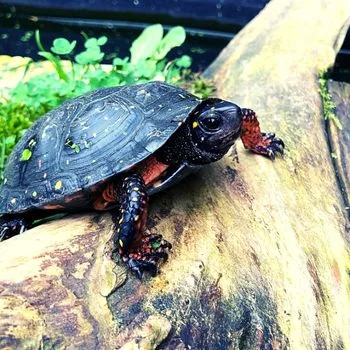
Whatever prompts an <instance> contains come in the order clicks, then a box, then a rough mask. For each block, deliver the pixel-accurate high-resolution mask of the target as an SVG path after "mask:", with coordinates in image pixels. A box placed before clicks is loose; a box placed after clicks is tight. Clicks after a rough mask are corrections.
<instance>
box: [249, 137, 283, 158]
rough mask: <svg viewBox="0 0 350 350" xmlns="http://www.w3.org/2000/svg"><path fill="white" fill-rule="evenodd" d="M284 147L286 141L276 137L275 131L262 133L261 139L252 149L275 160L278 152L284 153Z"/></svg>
mask: <svg viewBox="0 0 350 350" xmlns="http://www.w3.org/2000/svg"><path fill="white" fill-rule="evenodd" d="M284 147H285V146H284V142H283V141H282V140H281V139H280V138H278V137H275V134H274V133H272V132H271V133H261V140H260V142H259V143H258V144H257V145H256V146H255V147H254V148H253V149H252V151H253V152H255V153H258V154H261V155H265V156H268V157H269V158H270V159H271V160H274V159H275V158H276V154H280V155H281V156H282V155H283V154H284Z"/></svg>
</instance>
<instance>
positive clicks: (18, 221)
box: [0, 215, 31, 242]
mask: <svg viewBox="0 0 350 350" xmlns="http://www.w3.org/2000/svg"><path fill="white" fill-rule="evenodd" d="M30 226H31V224H30V222H29V221H28V220H26V219H25V218H23V217H21V216H17V215H3V216H1V217H0V242H1V241H4V240H5V239H8V238H11V237H13V236H15V235H18V234H20V233H23V232H24V231H26V230H28V229H29V228H30Z"/></svg>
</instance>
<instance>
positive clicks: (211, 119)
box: [200, 114, 221, 131]
mask: <svg viewBox="0 0 350 350" xmlns="http://www.w3.org/2000/svg"><path fill="white" fill-rule="evenodd" d="M200 124H201V125H202V126H203V128H204V129H206V130H208V131H216V130H218V129H219V128H220V125H221V117H220V116H219V115H217V114H209V115H208V116H206V117H205V118H203V119H202V120H200Z"/></svg>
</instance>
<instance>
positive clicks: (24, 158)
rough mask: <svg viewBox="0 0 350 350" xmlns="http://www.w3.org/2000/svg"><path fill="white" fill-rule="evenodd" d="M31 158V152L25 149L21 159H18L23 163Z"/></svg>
mask: <svg viewBox="0 0 350 350" xmlns="http://www.w3.org/2000/svg"><path fill="white" fill-rule="evenodd" d="M31 156H32V151H31V150H30V149H28V148H25V149H24V150H23V152H22V155H21V158H20V159H19V160H20V161H21V162H25V161H27V160H29V159H30V158H31Z"/></svg>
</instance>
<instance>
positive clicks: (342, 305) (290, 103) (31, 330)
mask: <svg viewBox="0 0 350 350" xmlns="http://www.w3.org/2000/svg"><path fill="white" fill-rule="evenodd" d="M349 15H350V3H349V1H348V0H323V1H319V0H284V1H279V0H273V1H271V3H270V4H269V5H268V6H267V7H266V8H265V9H264V10H263V11H262V13H261V14H260V15H259V16H258V17H257V18H256V19H254V20H253V21H252V22H251V23H250V24H249V25H248V26H247V27H246V28H244V30H243V31H242V32H241V33H239V35H237V36H236V37H235V39H234V40H233V41H232V42H231V43H230V44H229V46H228V47H227V48H226V49H225V50H224V51H223V53H222V54H221V55H220V56H219V58H218V59H217V60H216V61H215V62H214V64H213V65H212V66H211V67H210V68H209V69H208V71H207V72H206V74H207V76H210V77H212V78H213V79H214V80H215V82H216V85H217V88H218V90H217V94H218V95H219V96H220V97H221V98H226V99H230V100H234V101H236V102H237V103H238V104H240V105H242V106H246V107H249V108H252V109H254V110H255V111H257V113H258V114H259V116H260V121H261V124H262V127H263V129H264V130H266V131H276V133H278V135H279V136H280V137H281V138H283V139H284V141H285V143H286V145H287V152H286V156H285V158H284V159H277V160H276V161H275V162H271V161H270V160H269V159H266V158H263V157H259V156H255V155H253V154H251V153H249V152H246V151H244V150H243V149H242V146H241V144H239V145H238V147H237V148H238V159H239V162H238V161H237V159H236V158H235V157H233V156H232V155H228V156H227V157H226V158H225V159H224V160H222V161H220V162H218V163H216V164H213V165H211V166H208V167H206V168H205V169H203V171H201V172H200V173H198V174H195V175H193V176H190V177H189V178H188V179H186V180H185V181H183V182H182V183H181V184H179V185H178V186H176V187H174V188H172V189H170V190H168V191H166V192H165V193H162V194H159V195H157V196H155V197H153V200H152V201H151V202H152V203H151V210H150V226H151V227H152V229H153V230H155V231H158V232H159V233H162V234H163V235H164V236H165V237H166V239H168V240H169V241H171V242H173V244H174V247H173V253H172V254H171V256H170V259H169V261H168V262H167V263H166V264H164V265H163V266H162V268H161V274H160V275H159V276H157V277H156V278H149V277H148V278H145V280H144V281H142V282H140V281H138V280H136V279H135V278H134V277H132V276H130V274H128V278H127V274H126V271H125V268H124V267H123V266H122V265H121V264H119V263H117V264H114V263H113V262H112V261H111V260H110V251H111V246H110V243H109V242H110V237H111V220H110V217H109V215H104V216H97V215H95V216H94V215H86V216H83V215H81V216H75V217H71V218H66V219H63V220H60V221H56V222H52V223H49V224H46V225H42V226H39V227H38V228H35V229H33V230H31V231H30V232H28V233H26V234H23V235H22V236H20V237H15V238H13V239H11V240H9V241H5V242H3V243H1V244H0V305H2V307H1V308H0V347H6V346H7V347H8V348H13V349H21V348H22V349H28V348H38V347H40V346H43V348H52V347H53V348H68V349H69V348H81V349H86V348H89V349H93V348H101V349H110V348H125V349H134V348H142V349H152V348H155V347H156V346H157V345H158V344H159V343H160V342H161V341H162V340H163V339H164V338H165V337H167V338H166V339H165V341H163V343H162V345H160V348H166V349H175V348H176V349H185V348H189V347H191V348H192V349H287V348H291V349H350V335H349V329H350V319H349V318H350V315H349V307H350V291H349V275H348V272H349V268H350V259H349V249H348V246H347V241H348V232H347V230H346V227H347V226H346V225H347V221H346V215H345V208H344V203H343V199H342V196H341V192H340V190H339V189H338V185H337V180H336V176H335V174H334V169H333V165H332V160H331V156H330V152H329V147H328V144H327V137H326V134H325V129H324V122H323V116H322V105H321V100H320V96H319V93H318V85H317V74H318V71H319V70H320V69H321V68H327V67H329V66H331V65H332V64H333V61H334V58H335V54H336V50H337V49H338V47H339V43H340V41H341V37H342V34H344V29H346V18H348V17H349ZM170 328H171V330H170Z"/></svg>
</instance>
